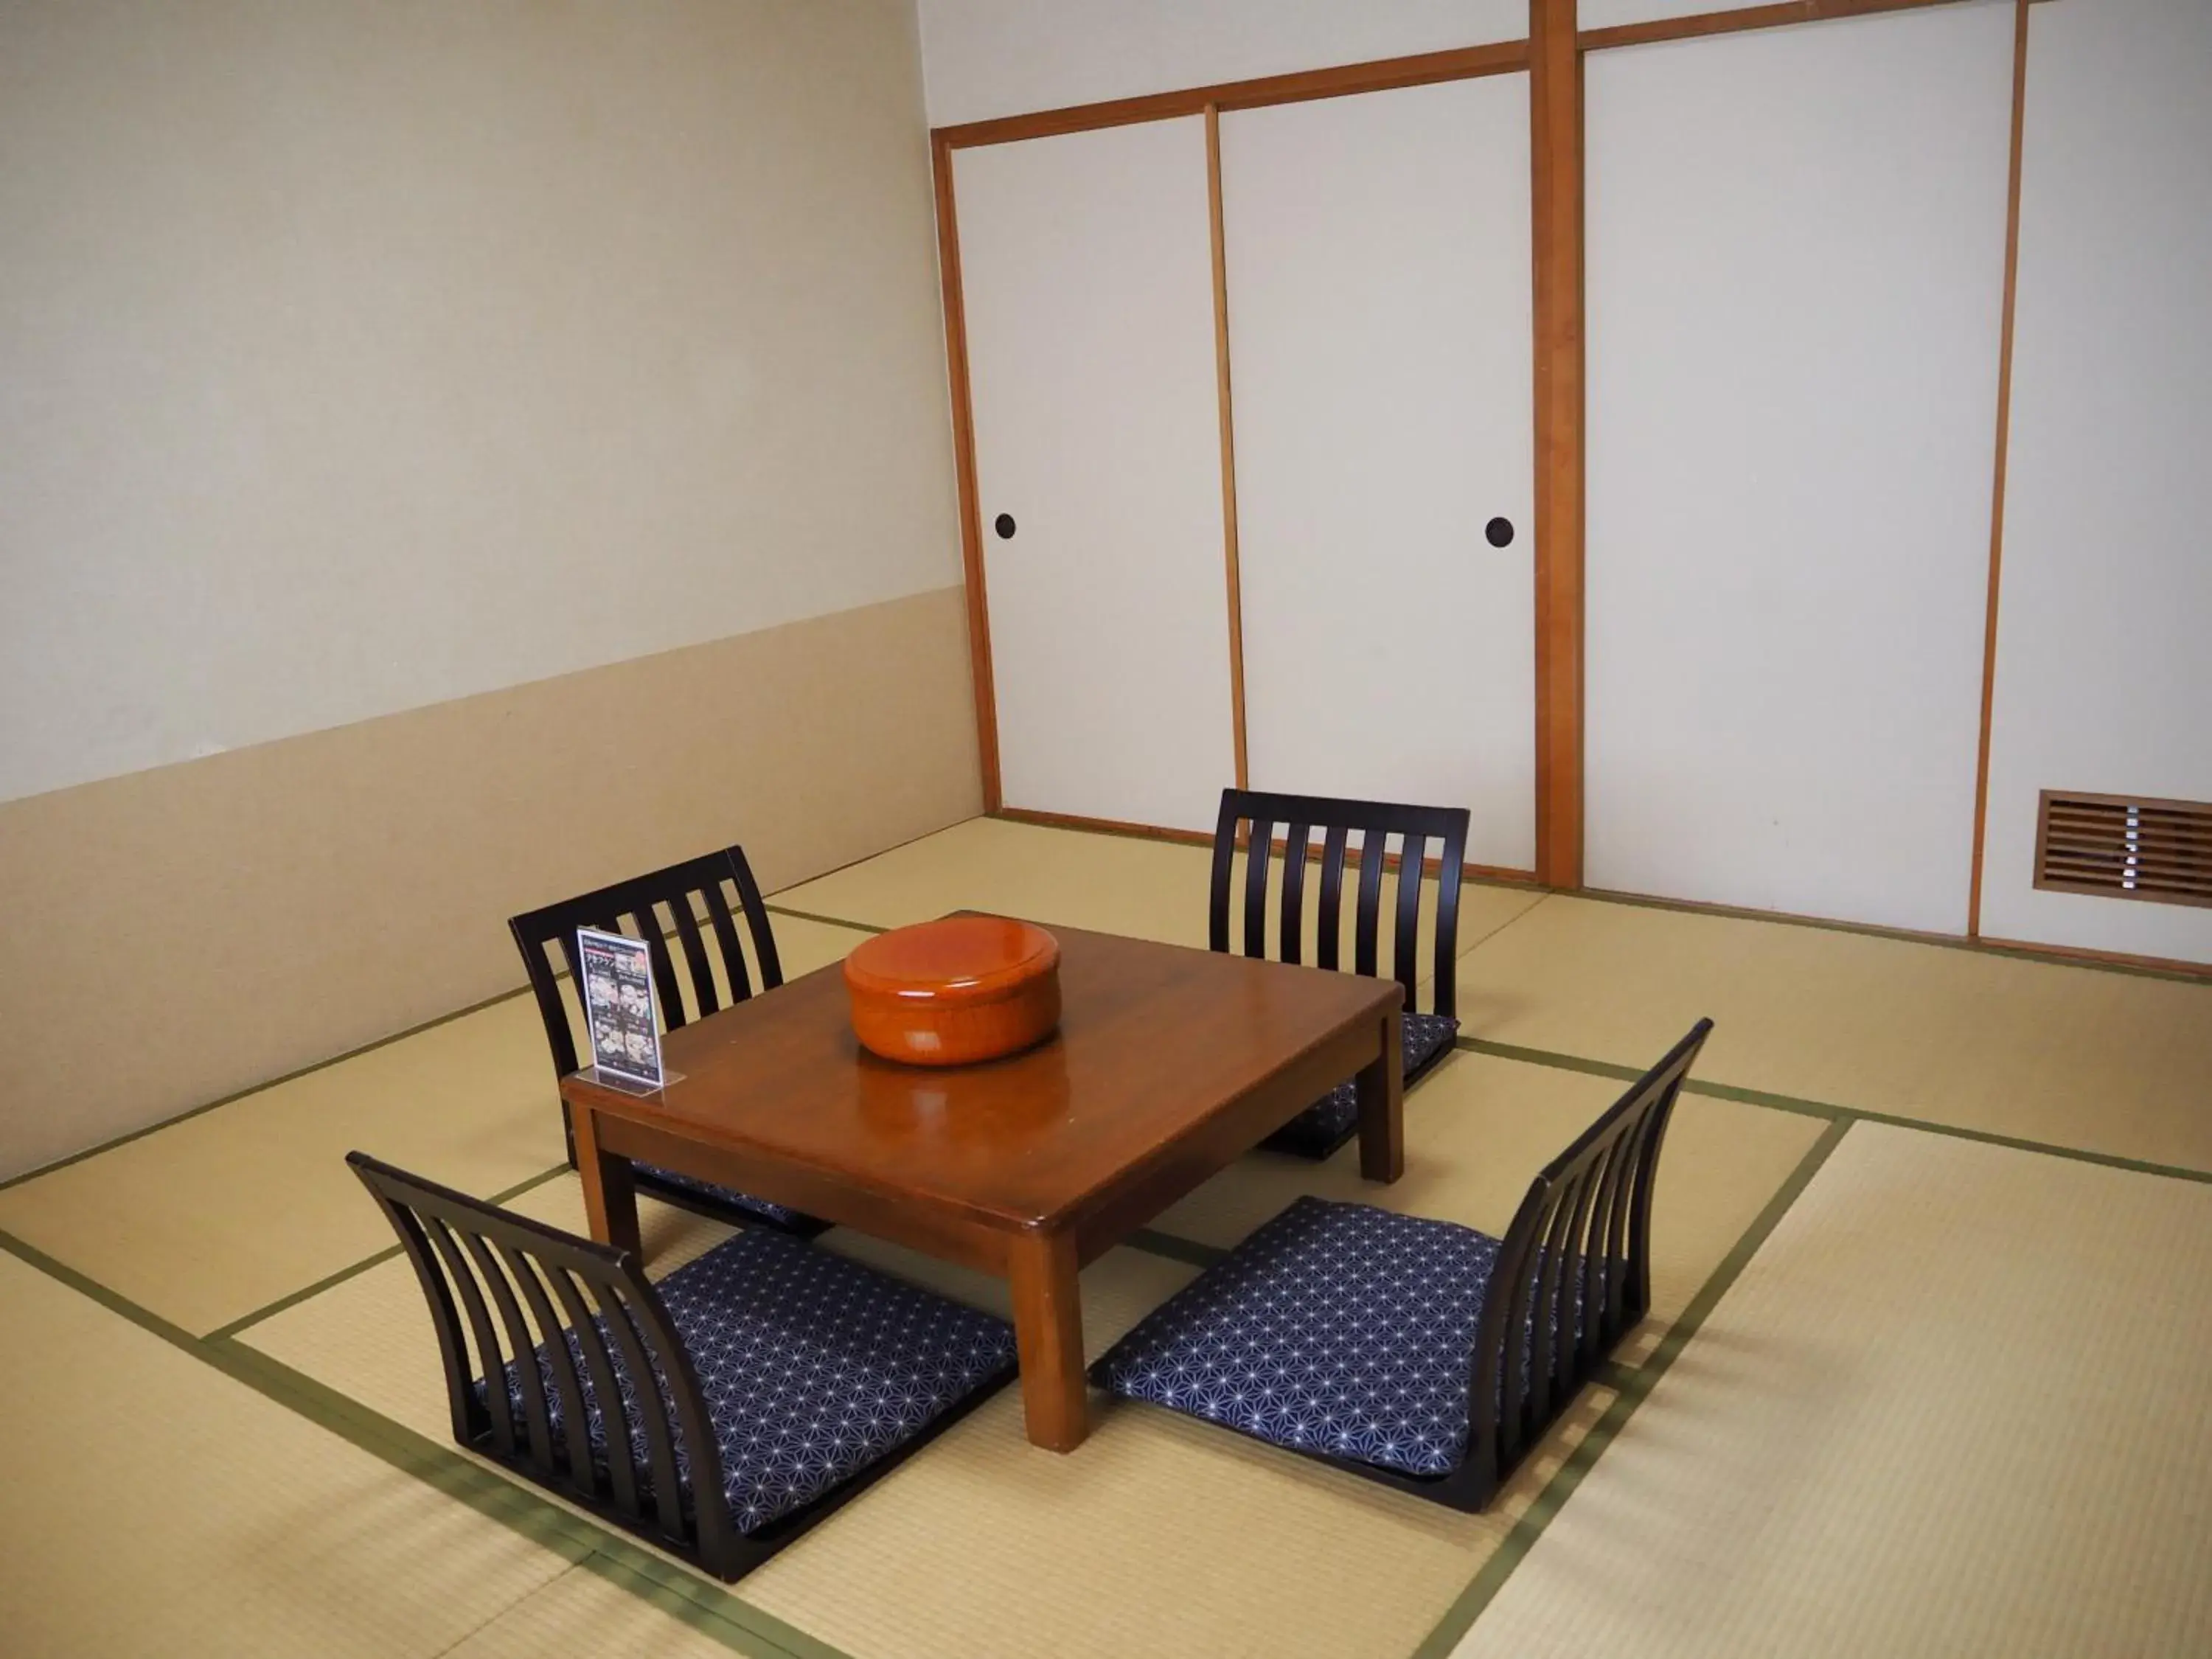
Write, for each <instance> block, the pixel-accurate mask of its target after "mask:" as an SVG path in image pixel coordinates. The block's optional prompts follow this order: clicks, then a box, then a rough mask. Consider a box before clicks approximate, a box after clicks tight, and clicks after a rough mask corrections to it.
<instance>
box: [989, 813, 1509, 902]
mask: <svg viewBox="0 0 2212 1659" xmlns="http://www.w3.org/2000/svg"><path fill="white" fill-rule="evenodd" d="M987 816H988V817H994V818H1006V819H1007V820H1009V821H1010V822H1012V823H1034V824H1037V825H1039V826H1041V827H1042V828H1043V829H1081V830H1085V831H1087V832H1089V833H1091V834H1093V835H1101V836H1135V837H1136V838H1137V839H1139V840H1140V841H1172V842H1182V844H1184V845H1186V846H1190V847H1211V846H1212V845H1213V837H1212V835H1211V834H1209V833H1208V832H1206V830H1203V829H1164V828H1162V827H1161V826H1160V825H1158V824H1153V823H1123V822H1122V821H1121V819H1119V818H1086V817H1079V816H1077V815H1075V814H1073V813H1069V812H1036V811H1030V809H1028V808H1027V807H1022V806H1001V807H1000V808H999V810H998V811H995V812H992V813H989V814H987ZM1237 844H1238V845H1239V846H1242V845H1243V836H1239V837H1238V838H1237ZM1273 844H1274V848H1275V850H1276V851H1277V852H1281V851H1283V850H1284V849H1285V848H1286V847H1287V846H1288V845H1289V842H1286V841H1285V840H1283V839H1282V838H1281V837H1280V836H1278V837H1277V838H1276V839H1275V842H1274V843H1273ZM1321 853H1322V849H1321V848H1319V847H1318V846H1315V847H1313V848H1310V849H1309V850H1308V854H1307V856H1308V858H1309V859H1310V860H1316V861H1317V860H1319V859H1320V857H1321ZM1344 861H1345V864H1346V866H1347V867H1349V868H1352V869H1355V870H1356V869H1358V867H1359V848H1357V847H1348V848H1346V849H1345V853H1344ZM1397 867H1398V855H1397V854H1395V853H1389V854H1384V855H1383V868H1384V869H1385V870H1395V869H1396V868H1397ZM1437 867H1438V866H1437V860H1435V859H1427V860H1423V871H1424V873H1425V874H1428V875H1434V874H1436V872H1437ZM1460 870H1461V873H1462V876H1463V877H1465V878H1467V879H1468V880H1470V881H1486V882H1493V883H1496V884H1499V885H1501V886H1510V887H1534V886H1535V885H1536V884H1537V883H1536V872H1534V871H1533V870H1514V869H1508V868H1505V867H1504V866H1499V865H1494V864H1464V865H1462V866H1460Z"/></svg>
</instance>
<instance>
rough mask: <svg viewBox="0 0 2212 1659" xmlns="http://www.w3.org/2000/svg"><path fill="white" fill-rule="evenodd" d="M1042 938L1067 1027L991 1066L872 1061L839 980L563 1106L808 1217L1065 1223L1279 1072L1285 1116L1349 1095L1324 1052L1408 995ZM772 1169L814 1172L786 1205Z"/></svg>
mask: <svg viewBox="0 0 2212 1659" xmlns="http://www.w3.org/2000/svg"><path fill="white" fill-rule="evenodd" d="M1051 931H1052V933H1054V937H1056V938H1057V939H1059V940H1060V950H1061V957H1060V981H1061V987H1062V994H1063V1000H1064V1009H1065V1012H1064V1013H1063V1015H1062V1018H1061V1023H1060V1029H1059V1030H1058V1031H1057V1032H1056V1033H1054V1036H1051V1037H1049V1038H1048V1039H1047V1040H1046V1041H1045V1042H1042V1043H1041V1044H1039V1045H1038V1046H1037V1047H1036V1048H1031V1049H1029V1050H1027V1051H1026V1052H1024V1053H1022V1054H1016V1055H1012V1056H1010V1057H1008V1058H1007V1059H1005V1060H994V1061H988V1062H986V1063H984V1064H981V1065H977V1066H960V1067H955V1068H947V1069H943V1070H928V1069H922V1068H917V1067H911V1066H900V1065H896V1064H893V1063H891V1062H889V1061H885V1060H878V1059H877V1058H876V1057H875V1056H873V1055H872V1054H868V1053H866V1051H865V1050H863V1049H861V1048H860V1046H859V1045H858V1044H857V1043H856V1042H854V1037H853V1033H852V1025H851V1020H850V1018H849V1014H848V1006H847V1000H846V996H847V994H846V987H845V985H844V983H843V981H842V976H841V975H840V972H839V969H838V968H837V967H836V966H835V965H832V966H830V967H827V968H823V969H820V970H818V971H817V972H815V973H812V974H809V975H805V977H804V978H801V979H798V980H794V981H792V982H791V983H789V984H787V985H786V986H784V987H781V988H780V989H778V990H775V991H772V992H769V993H766V994H763V995H759V996H756V997H754V998H753V999H751V1000H749V1001H746V1002H743V1003H739V1004H738V1005H737V1006H734V1007H732V1008H730V1009H727V1010H725V1011H724V1012H720V1013H717V1014H714V1015H712V1016H711V1017H709V1018H706V1019H704V1020H702V1021H699V1022H697V1023H696V1024H691V1025H688V1026H685V1027H683V1028H681V1029H680V1030H674V1031H671V1032H670V1033H669V1034H668V1035H667V1036H666V1038H665V1043H664V1054H665V1063H666V1065H667V1066H668V1067H669V1069H670V1070H671V1072H673V1073H681V1074H682V1075H681V1077H680V1078H679V1079H678V1081H676V1082H674V1083H672V1084H671V1085H669V1086H668V1087H667V1088H666V1089H665V1090H664V1091H660V1092H659V1093H658V1094H653V1095H647V1096H644V1097H636V1096H630V1095H624V1094H622V1093H619V1092H617V1091H614V1090H611V1089H607V1088H605V1087H602V1086H600V1085H596V1084H594V1083H593V1082H592V1081H591V1079H589V1077H588V1075H578V1076H575V1077H572V1078H570V1079H567V1080H566V1081H565V1082H564V1083H563V1085H562V1092H563V1094H564V1095H566V1096H568V1097H569V1098H570V1099H571V1100H572V1101H577V1102H588V1103H590V1104H592V1106H593V1107H594V1108H596V1109H599V1110H602V1111H604V1112H606V1113H607V1114H609V1115H613V1116H616V1117H619V1118H624V1119H628V1120H629V1121H632V1122H634V1123H641V1124H649V1125H652V1126H654V1127H659V1128H662V1129H665V1130H666V1131H668V1132H670V1133H675V1134H678V1135H681V1136H682V1137H683V1138H684V1139H686V1140H690V1141H693V1142H696V1143H698V1144H701V1145H703V1146H711V1147H717V1148H720V1149H722V1150H724V1151H726V1152H728V1153H731V1154H734V1155H735V1156H736V1158H738V1161H740V1162H741V1163H742V1164H743V1165H744V1168H745V1170H746V1173H747V1176H748V1180H749V1182H751V1183H753V1184H749V1186H748V1190H757V1191H759V1192H760V1193H761V1194H762V1195H763V1196H764V1197H769V1198H777V1199H781V1200H785V1201H788V1202H792V1203H794V1204H818V1203H820V1201H821V1200H822V1198H823V1187H824V1185H825V1184H826V1185H829V1186H834V1187H838V1188H847V1189H848V1190H850V1189H860V1190H861V1191H865V1192H867V1193H871V1194H875V1195H877V1196H879V1197H881V1198H883V1199H889V1200H897V1201H900V1202H902V1203H908V1204H911V1203H915V1202H916V1201H919V1203H920V1204H921V1206H924V1207H926V1208H929V1209H933V1210H936V1211H938V1212H940V1213H943V1214H946V1215H948V1216H952V1215H957V1217H959V1218H961V1219H962V1220H963V1221H965V1222H967V1223H969V1224H970V1225H973V1224H978V1223H980V1224H981V1225H985V1226H988V1227H992V1228H1003V1229H1010V1230H1011V1229H1021V1228H1036V1227H1038V1226H1051V1227H1060V1226H1064V1225H1068V1224H1069V1223H1070V1222H1072V1221H1073V1220H1075V1219H1077V1218H1080V1217H1081V1216H1083V1214H1084V1213H1085V1211H1086V1208H1087V1207H1091V1206H1097V1205H1099V1204H1102V1203H1103V1202H1105V1201H1106V1200H1108V1199H1109V1196H1110V1192H1111V1189H1112V1188H1113V1187H1114V1186H1115V1182H1116V1181H1117V1178H1118V1177H1121V1176H1124V1175H1125V1174H1127V1173H1128V1172H1131V1171H1133V1170H1139V1169H1140V1168H1141V1167H1142V1166H1145V1165H1146V1164H1150V1163H1153V1162H1156V1161H1158V1160H1162V1159H1169V1160H1172V1159H1173V1158H1174V1157H1175V1154H1176V1150H1177V1148H1178V1145H1179V1143H1182V1142H1184V1141H1186V1140H1189V1139H1194V1138H1196V1139H1204V1138H1205V1134H1206V1128H1207V1126H1208V1125H1209V1124H1210V1122H1211V1121H1212V1120H1213V1119H1215V1118H1216V1117H1217V1115H1219V1114H1221V1113H1223V1112H1224V1111H1225V1109H1231V1108H1233V1107H1235V1106H1237V1104H1238V1103H1240V1102H1242V1101H1243V1100H1245V1099H1247V1098H1248V1097H1250V1096H1251V1095H1252V1094H1253V1093H1254V1091H1258V1090H1260V1089H1261V1085H1265V1084H1267V1083H1268V1082H1269V1081H1270V1080H1271V1079H1273V1080H1275V1081H1276V1082H1278V1083H1285V1084H1289V1085H1291V1086H1290V1087H1289V1088H1288V1089H1287V1091H1278V1090H1273V1089H1270V1090H1267V1091H1265V1092H1267V1093H1268V1094H1270V1095H1273V1094H1276V1093H1278V1092H1283V1093H1285V1109H1284V1110H1283V1111H1282V1113H1281V1115H1282V1116H1283V1117H1285V1118H1287V1117H1288V1116H1289V1115H1291V1112H1292V1111H1295V1110H1296V1109H1297V1107H1298V1105H1299V1104H1300V1103H1304V1102H1307V1101H1310V1099H1312V1098H1314V1097H1317V1096H1319V1095H1320V1094H1321V1093H1322V1092H1325V1091H1326V1090H1327V1089H1328V1088H1329V1087H1330V1086H1332V1085H1334V1084H1336V1083H1338V1082H1341V1081H1342V1080H1343V1077H1344V1075H1345V1074H1344V1073H1342V1072H1334V1074H1332V1070H1333V1067H1334V1066H1337V1065H1340V1064H1341V1061H1340V1060H1333V1059H1332V1058H1331V1057H1330V1054H1329V1052H1328V1051H1329V1050H1330V1049H1331V1048H1335V1047H1340V1046H1341V1045H1340V1042H1333V1041H1332V1040H1333V1039H1340V1038H1341V1037H1342V1036H1344V1035H1345V1034H1346V1032H1348V1031H1351V1030H1355V1029H1357V1030H1362V1031H1370V1030H1372V1029H1373V1028H1374V1026H1375V1024H1376V1021H1377V1020H1378V1019H1379V1018H1383V1017H1384V1016H1387V1015H1388V1014H1389V1012H1391V1011H1392V1010H1394V1009H1395V1008H1396V1007H1397V1006H1398V1004H1399V1000H1400V995H1401V993H1400V990H1399V987H1398V986H1397V985H1396V983H1395V982H1394V981H1389V980H1380V981H1378V980H1374V979H1366V978H1360V977H1357V976H1354V975H1348V974H1339V973H1329V972H1323V971H1320V970H1316V969H1310V968H1291V967H1285V966H1283V965H1281V964H1279V963H1270V962H1264V961H1254V960H1251V959H1249V958H1246V957H1232V956H1225V955H1222V954H1219V953H1218V952H1214V951H1199V950H1192V949H1189V948H1188V947H1186V946H1182V945H1161V944H1158V943H1155V942H1152V941H1151V940H1146V939H1124V938H1121V937H1120V936H1118V935H1115V934H1110V933H1090V932H1087V931H1085V930H1083V929H1080V928H1074V927H1055V928H1053V929H1052V930H1051ZM1305 1058H1310V1060H1312V1061H1313V1062H1315V1064H1314V1066H1311V1067H1310V1066H1304V1065H1301V1064H1299V1061H1300V1060H1302V1059H1305ZM1309 1069H1311V1070H1313V1071H1314V1075H1313V1076H1312V1077H1311V1078H1310V1079H1309V1078H1305V1077H1304V1076H1303V1073H1305V1072H1306V1071H1307V1070H1309ZM1273 1127H1275V1126H1274V1125H1273V1124H1272V1123H1271V1124H1268V1125H1267V1126H1266V1127H1262V1128H1261V1129H1259V1130H1258V1131H1257V1133H1254V1134H1253V1136H1252V1139H1251V1140H1246V1141H1244V1143H1243V1144H1244V1145H1245V1146H1249V1145H1251V1144H1252V1141H1253V1140H1256V1139H1259V1138H1260V1136H1261V1135H1262V1134H1265V1133H1267V1132H1268V1131H1269V1130H1270V1129H1272V1128H1273ZM1190 1150H1191V1151H1193V1152H1198V1151H1200V1149H1199V1148H1197V1147H1195V1146H1194V1147H1192V1148H1191V1149H1190ZM1230 1155H1231V1156H1233V1155H1234V1153H1233V1152H1231V1154H1230ZM778 1168H782V1169H786V1170H790V1171H791V1172H792V1173H793V1176H811V1177H812V1179H807V1180H804V1181H802V1182H800V1183H799V1185H797V1186H795V1187H793V1188H787V1191H788V1193H789V1196H788V1198H786V1195H785V1192H782V1191H779V1190H778V1188H779V1186H780V1185H781V1183H780V1182H778V1181H777V1180H776V1179H775V1170H777V1169H778ZM824 1213H829V1212H824ZM840 1218H842V1217H840ZM852 1219H854V1220H855V1221H856V1222H860V1225H866V1224H865V1222H863V1221H861V1219H860V1218H859V1217H853V1218H852ZM1086 1254H1087V1252H1086Z"/></svg>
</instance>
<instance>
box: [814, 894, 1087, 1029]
mask: <svg viewBox="0 0 2212 1659" xmlns="http://www.w3.org/2000/svg"><path fill="white" fill-rule="evenodd" d="M845 988H846V990H847V992H848V994H849V995H850V997H851V999H852V1006H853V1031H854V1036H857V1037H858V1038H859V1039H860V1045H861V1047H863V1048H866V1049H868V1050H869V1051H870V1052H872V1053H873V1054H880V1055H882V1056H883V1057H884V1058H885V1059H887V1060H904V1061H906V1062H908V1063H909V1064H912V1065H919V1066H964V1065H969V1064H973V1063H975V1062H978V1061H981V1060H996V1059H998V1058H1000V1056H1002V1055H1006V1054H1014V1053H1017V1052H1018V1051H1019V1050H1021V1049H1023V1048H1028V1047H1030V1045H1031V1044H1033V1043H1036V1042H1040V1041H1042V1039H1043V1038H1044V1037H1045V1036H1047V1035H1048V1034H1049V1033H1050V1032H1051V1030H1052V1029H1053V1027H1054V1025H1056V1024H1059V1021H1060V941H1059V940H1057V939H1054V938H1053V936H1052V935H1051V934H1050V933H1046V932H1045V931H1044V929H1043V928H1042V927H1034V926H1032V925H1031V924H1030V923H1029V922H1026V921H1012V920H1009V919H1008V918H1006V917H1004V916H947V917H945V919H944V920H942V921H925V922H921V923H919V924H917V925H916V926H915V927H899V928H895V929H893V930H892V931H891V932H890V933H879V934H878V935H877V936H876V937H875V938H874V939H869V940H867V941H866V942H865V943H864V944H862V945H860V946H859V947H858V948H857V949H855V950H854V951H853V953H852V954H851V955H850V956H848V957H846V958H845Z"/></svg>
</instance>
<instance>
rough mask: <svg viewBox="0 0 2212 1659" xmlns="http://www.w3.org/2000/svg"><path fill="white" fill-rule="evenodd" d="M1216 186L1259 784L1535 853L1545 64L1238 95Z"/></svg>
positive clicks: (1474, 847)
mask: <svg viewBox="0 0 2212 1659" xmlns="http://www.w3.org/2000/svg"><path fill="white" fill-rule="evenodd" d="M1221 190H1222V220H1223V230H1224V245H1225V266H1226V275H1227V290H1228V311H1229V341H1230V365H1231V384H1232V386H1233V392H1234V395H1233V398H1232V406H1233V409H1234V411H1235V430H1234V436H1235V468H1236V481H1237V528H1238V534H1237V543H1238V550H1239V565H1240V571H1241V585H1242V590H1243V607H1242V608H1243V646H1244V649H1243V661H1244V707H1245V732H1246V744H1247V753H1248V757H1249V769H1250V776H1251V781H1252V783H1253V785H1254V787H1257V788H1266V789H1285V790H1293V791H1304V792H1311V793H1325V794H1343V795H1355V796H1366V797H1370V798H1372V797H1379V798H1382V799H1400V800H1412V801H1417V802H1424V803H1432V804H1435V805H1451V806H1462V805H1463V806H1467V807H1468V808H1470V809H1472V811H1473V813H1474V823H1473V829H1472V833H1471V836H1470V839H1469V841H1468V858H1469V859H1470V860H1473V861H1474V862H1477V863H1481V864H1488V865H1493V866H1504V867H1510V868H1516V869H1527V868H1528V867H1529V866H1531V865H1532V864H1533V863H1534V854H1535V796H1534V787H1535V707H1534V696H1535V690H1534V688H1535V678H1534V677H1535V662H1534V652H1535V646H1534V638H1535V635H1534V574H1533V565H1532V559H1531V550H1532V548H1533V545H1534V537H1533V535H1532V533H1531V532H1532V529H1533V526H1532V525H1531V522H1530V515H1531V508H1532V496H1533V490H1534V477H1533V466H1532V451H1531V425H1532V408H1531V404H1532V397H1531V382H1530V374H1531V365H1530V340H1531V333H1530V263H1529V262H1530V242H1529V219H1528V213H1529V164H1528V76H1526V75H1525V74H1521V73H1516V74H1507V75H1494V76H1482V77H1479V78H1476V79H1473V80H1465V81H1455V82H1445V83H1443V84H1439V85H1435V86H1425V87H1415V88H1403V89H1398V90H1392V91H1387V92H1374V93H1364V94H1358V95H1355V96H1348V97H1338V98H1326V99H1319V100H1314V101H1312V102H1310V103H1300V104H1288V105H1283V106H1278V107H1274V108H1268V109H1255V110H1247V111H1237V112H1231V113H1228V114H1225V115H1223V116H1222V117H1221ZM1494 541H1503V542H1504V545H1502V546H1500V545H1494V544H1493V542H1494Z"/></svg>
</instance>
